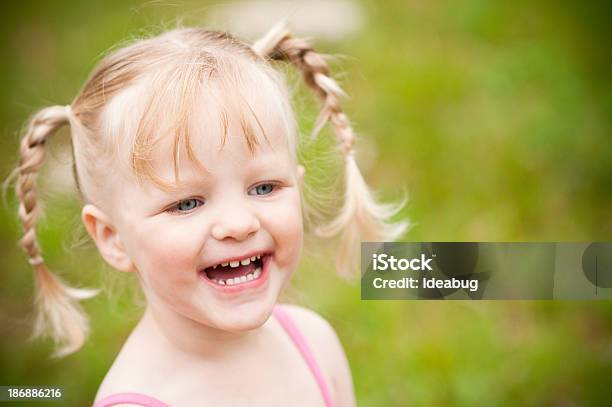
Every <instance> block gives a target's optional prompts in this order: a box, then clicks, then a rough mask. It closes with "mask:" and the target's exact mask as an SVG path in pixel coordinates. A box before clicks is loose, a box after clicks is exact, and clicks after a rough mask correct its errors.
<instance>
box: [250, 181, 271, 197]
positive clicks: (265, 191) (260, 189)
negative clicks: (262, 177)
mask: <svg viewBox="0 0 612 407" xmlns="http://www.w3.org/2000/svg"><path fill="white" fill-rule="evenodd" d="M274 187H275V185H274V184H272V183H270V182H266V183H265V184H259V185H257V186H256V187H253V188H252V189H251V190H250V191H249V195H270V194H271V193H272V191H274ZM251 192H253V193H251Z"/></svg>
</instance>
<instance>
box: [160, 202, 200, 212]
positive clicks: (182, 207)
mask: <svg viewBox="0 0 612 407" xmlns="http://www.w3.org/2000/svg"><path fill="white" fill-rule="evenodd" d="M202 205H204V202H202V200H200V199H196V198H190V199H183V200H182V201H178V202H177V203H176V204H175V205H174V206H173V207H171V208H170V209H169V210H168V211H169V212H180V213H188V212H191V211H193V210H194V209H195V208H197V207H198V206H202Z"/></svg>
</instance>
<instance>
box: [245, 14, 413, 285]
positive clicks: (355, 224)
mask: <svg viewBox="0 0 612 407" xmlns="http://www.w3.org/2000/svg"><path fill="white" fill-rule="evenodd" d="M253 49H254V51H255V52H256V53H257V54H259V55H261V56H262V57H268V58H271V59H275V60H284V61H287V62H290V63H291V64H292V65H294V66H295V67H297V68H298V69H299V70H300V72H301V73H302V76H303V78H304V81H305V82H306V84H307V85H308V86H309V87H310V88H311V89H313V90H314V92H315V93H316V94H317V95H318V96H319V99H320V100H321V104H322V109H321V113H320V115H319V117H318V119H317V121H316V123H315V127H314V130H313V136H316V135H317V134H318V133H319V132H320V131H321V128H322V127H323V126H324V125H325V123H327V122H330V123H331V125H332V128H333V130H334V133H335V135H336V138H337V141H338V144H339V147H340V149H341V151H342V153H343V155H344V161H345V176H344V178H345V194H344V204H343V206H342V209H341V210H340V212H339V214H338V215H337V217H336V218H335V219H333V220H332V221H331V222H330V223H329V224H328V225H325V226H322V227H319V228H317V229H316V233H317V234H318V235H319V236H322V237H332V236H335V235H337V234H340V233H341V243H340V250H339V254H338V256H337V259H336V267H337V270H338V272H339V273H340V274H342V275H344V276H349V275H350V274H352V271H353V270H354V269H355V268H356V265H357V259H358V253H359V251H360V242H361V241H362V240H363V241H368V240H369V241H391V240H396V239H397V238H399V237H400V236H401V235H402V234H403V233H404V232H405V230H406V229H407V227H408V222H407V221H402V222H397V223H391V222H390V221H389V219H390V218H391V217H392V216H394V215H395V214H397V212H398V211H399V210H400V209H401V207H402V206H403V205H404V201H402V202H400V203H398V204H396V205H390V204H381V203H378V202H376V200H375V199H374V197H373V195H372V192H371V191H370V189H369V187H368V186H367V184H366V183H365V180H364V179H363V176H362V175H361V172H360V170H359V167H358V166H357V163H356V162H355V157H354V154H353V152H354V149H353V147H354V144H355V134H354V132H353V128H352V126H351V124H350V122H349V120H348V117H347V116H346V115H345V114H344V112H343V111H342V107H341V104H340V97H341V96H344V95H345V93H344V92H343V91H342V89H341V88H340V86H338V84H337V83H336V81H335V80H334V79H332V78H331V76H330V71H329V66H328V65H327V62H326V61H325V59H324V58H323V56H321V55H320V54H318V53H317V52H316V51H314V49H313V48H312V46H311V45H310V44H309V43H308V42H307V41H305V40H303V39H299V38H294V37H293V36H292V35H291V33H290V32H289V31H288V29H287V28H286V27H285V26H284V24H278V25H276V26H275V27H273V28H272V29H271V30H270V31H269V32H268V33H267V34H266V35H265V36H264V37H262V38H261V39H260V40H259V41H257V42H256V43H255V44H254V45H253Z"/></svg>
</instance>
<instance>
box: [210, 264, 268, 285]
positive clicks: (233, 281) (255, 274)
mask: <svg viewBox="0 0 612 407" xmlns="http://www.w3.org/2000/svg"><path fill="white" fill-rule="evenodd" d="M259 276H261V268H259V267H257V268H256V269H255V271H254V272H252V273H249V274H247V275H245V276H241V277H234V278H228V279H225V280H214V279H213V281H214V282H215V283H217V284H220V285H236V284H240V283H246V282H247V281H251V280H256V279H258V278H259Z"/></svg>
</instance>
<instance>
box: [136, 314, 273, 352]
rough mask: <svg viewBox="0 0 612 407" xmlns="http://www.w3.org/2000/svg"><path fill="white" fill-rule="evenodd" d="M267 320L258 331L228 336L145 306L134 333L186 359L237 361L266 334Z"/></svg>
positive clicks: (214, 329)
mask: <svg viewBox="0 0 612 407" xmlns="http://www.w3.org/2000/svg"><path fill="white" fill-rule="evenodd" d="M269 325H270V319H268V321H266V322H265V323H264V324H263V325H261V326H260V327H259V328H255V329H252V330H248V331H241V332H229V331H225V330H221V329H217V328H214V327H211V326H208V325H205V324H201V323H199V322H196V321H194V320H192V319H189V318H187V317H185V316H183V315H180V314H177V313H175V312H172V311H169V310H160V309H156V308H155V307H152V306H150V305H149V306H147V309H146V310H145V313H144V315H143V317H142V319H141V320H140V323H139V324H138V326H137V328H136V331H137V332H138V333H139V334H141V335H143V337H145V338H147V341H151V342H155V343H156V345H157V346H161V347H165V348H170V349H172V350H173V351H177V352H179V353H182V354H184V355H186V356H189V357H193V356H200V357H204V358H207V359H210V358H212V357H214V358H220V357H227V356H232V357H237V356H238V355H240V353H241V351H244V350H245V349H252V348H251V346H255V345H256V344H257V343H261V341H262V340H263V336H264V334H265V333H266V332H267V331H269V330H268V329H265V328H267V327H269Z"/></svg>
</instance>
